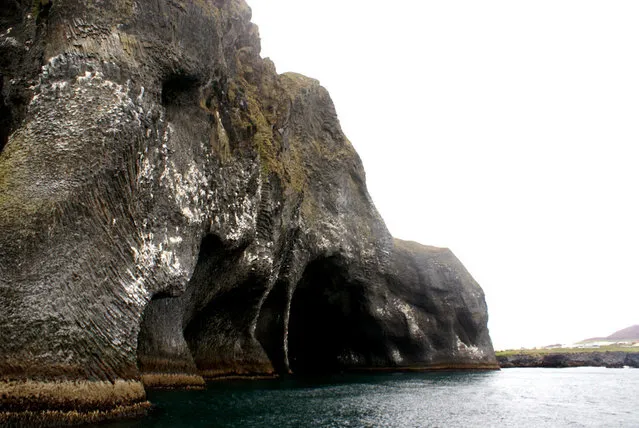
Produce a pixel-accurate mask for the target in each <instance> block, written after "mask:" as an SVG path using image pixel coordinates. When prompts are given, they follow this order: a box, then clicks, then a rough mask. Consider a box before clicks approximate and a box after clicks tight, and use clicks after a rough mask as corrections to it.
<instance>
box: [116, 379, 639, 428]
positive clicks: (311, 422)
mask: <svg viewBox="0 0 639 428" xmlns="http://www.w3.org/2000/svg"><path fill="white" fill-rule="evenodd" d="M149 400H151V402H152V403H153V404H154V407H153V410H152V411H151V413H150V415H149V416H148V417H147V418H146V419H141V420H138V421H132V422H124V423H117V424H110V425H107V426H108V427H113V428H115V427H118V428H124V427H127V428H132V427H277V428H283V427H398V428H399V427H402V428H403V427H582V426H584V427H593V426H596V427H639V369H605V368H573V369H505V370H502V371H498V372H450V373H410V374H409V373H396V374H388V373H384V374H374V375H370V374H366V375H362V374H346V375H339V376H331V377H324V378H287V379H279V380H268V381H228V382H218V383H211V384H209V387H208V389H207V390H206V391H157V392H151V393H150V394H149Z"/></svg>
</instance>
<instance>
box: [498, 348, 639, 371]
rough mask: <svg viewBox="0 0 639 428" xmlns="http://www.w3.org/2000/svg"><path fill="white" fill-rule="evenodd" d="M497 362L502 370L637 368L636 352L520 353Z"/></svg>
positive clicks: (503, 357) (499, 357)
mask: <svg viewBox="0 0 639 428" xmlns="http://www.w3.org/2000/svg"><path fill="white" fill-rule="evenodd" d="M497 361H498V362H499V365H500V366H501V367H502V368H505V369H506V368H513V367H546V368H565V367H607V368H622V367H633V368H639V353H638V352H623V351H601V352H599V351H585V352H550V353H546V354H535V353H521V354H512V355H499V356H497Z"/></svg>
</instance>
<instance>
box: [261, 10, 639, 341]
mask: <svg viewBox="0 0 639 428" xmlns="http://www.w3.org/2000/svg"><path fill="white" fill-rule="evenodd" d="M249 4H250V5H251V7H252V9H253V22H255V23H256V24H258V25H259V27H260V34H261V36H262V46H263V50H262V55H263V56H264V57H270V58H271V59H273V61H274V62H275V64H276V66H277V70H278V72H280V73H281V72H286V71H297V72H300V73H303V74H306V75H308V76H311V77H314V78H316V79H318V80H320V82H321V84H322V85H323V86H325V87H326V88H327V89H328V90H329V91H330V93H331V95H332V97H333V100H334V102H335V104H336V107H337V112H338V114H339V117H340V121H341V123H342V127H343V129H344V131H345V133H346V134H347V136H348V137H349V139H350V140H351V141H352V143H353V145H354V146H355V148H356V149H357V151H358V152H359V154H360V156H361V157H362V160H363V162H364V167H365V168H366V172H367V181H368V188H369V191H370V193H371V195H372V197H373V199H374V201H375V203H376V205H377V208H378V209H379V211H380V212H381V214H382V216H383V217H384V219H385V220H386V224H387V226H388V228H389V229H390V231H391V232H392V233H393V235H395V236H397V237H399V238H403V239H411V240H415V241H419V242H421V243H424V244H429V245H436V246H442V247H448V248H450V249H451V250H452V251H453V252H454V253H455V254H456V255H457V256H458V257H459V258H460V259H461V261H462V262H463V263H464V264H465V266H466V267H467V268H468V270H469V271H470V272H471V274H472V275H473V276H474V277H475V279H476V280H477V281H478V282H479V283H480V284H481V285H482V287H483V289H484V291H485V293H486V300H487V302H488V310H489V315H490V321H489V327H490V331H491V336H492V338H493V342H494V344H495V347H496V348H497V349H503V348H512V347H520V346H528V347H530V346H543V345H548V344H552V343H572V342H574V341H577V340H580V339H584V338H586V337H590V336H598V335H602V336H603V335H608V334H610V333H612V332H614V331H615V330H618V329H621V328H624V327H627V326H629V325H632V324H639V309H638V304H639V280H638V279H637V266H638V263H639V192H638V187H639V25H637V22H638V20H639V2H638V1H636V0H629V1H620V0H614V1H603V0H598V1H592V0H551V1H549V0H535V1H515V0H503V1H494V0H483V1H476V0H469V1H459V0H446V1H439V0H438V1H429V0H422V1H416V0H394V1H375V0H303V1H300V0H268V1H266V0H249Z"/></svg>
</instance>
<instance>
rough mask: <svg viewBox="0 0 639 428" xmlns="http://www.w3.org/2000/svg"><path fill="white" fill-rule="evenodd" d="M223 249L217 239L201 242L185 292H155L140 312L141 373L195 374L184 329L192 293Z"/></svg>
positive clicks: (207, 273) (139, 349)
mask: <svg viewBox="0 0 639 428" xmlns="http://www.w3.org/2000/svg"><path fill="white" fill-rule="evenodd" d="M223 254H224V246H223V243H222V241H221V240H220V239H219V237H217V236H214V235H207V236H205V237H204V238H203V239H202V242H201V244H200V250H199V254H198V260H197V263H196V265H195V269H194V271H193V275H192V276H191V278H190V280H189V283H188V284H187V286H186V289H185V290H184V291H183V292H182V293H179V292H177V291H176V290H173V289H171V288H169V289H167V290H164V291H161V292H158V293H156V294H155V295H154V296H153V297H152V299H151V301H150V302H149V304H148V305H147V307H146V308H145V310H144V313H143V316H142V321H141V325H140V332H139V334H138V349H137V357H138V368H139V369H140V371H141V372H143V373H144V372H162V373H166V372H179V373H191V372H195V370H196V369H195V364H194V362H193V357H192V355H191V351H190V349H189V347H188V344H187V342H186V340H185V338H184V330H185V327H186V324H187V323H188V318H189V314H190V312H191V311H192V310H193V309H192V305H193V295H194V294H195V293H196V291H195V290H194V288H195V287H197V286H198V285H199V284H200V283H201V282H202V280H203V278H206V277H207V276H208V275H209V272H211V270H212V269H214V268H215V266H216V265H217V264H218V263H219V259H220V257H222V255H223Z"/></svg>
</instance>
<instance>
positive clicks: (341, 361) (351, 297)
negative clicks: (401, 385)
mask: <svg viewBox="0 0 639 428" xmlns="http://www.w3.org/2000/svg"><path fill="white" fill-rule="evenodd" d="M363 291H364V290H363V285H362V284H361V282H359V281H358V280H357V279H355V278H353V277H351V276H350V273H349V271H348V268H347V265H346V264H345V262H344V260H342V259H341V258H340V257H327V258H321V259H318V260H316V261H313V262H311V263H310V264H309V265H308V266H307V268H306V270H305V271H304V274H303V276H302V279H301V281H300V282H299V284H298V285H297V288H296V290H295V293H294V295H293V299H292V302H291V311H290V319H289V324H288V325H289V327H288V360H289V365H290V368H291V371H292V372H293V373H295V374H317V373H331V372H338V371H340V370H342V369H345V368H347V367H353V366H362V365H366V363H367V362H366V361H364V359H365V358H366V357H365V355H367V354H368V352H367V351H366V349H367V347H370V343H367V342H368V340H369V339H368V338H367V333H366V330H367V329H366V326H365V324H366V320H367V319H368V317H367V315H366V313H367V312H366V307H367V302H366V298H365V293H364V292H363Z"/></svg>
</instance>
